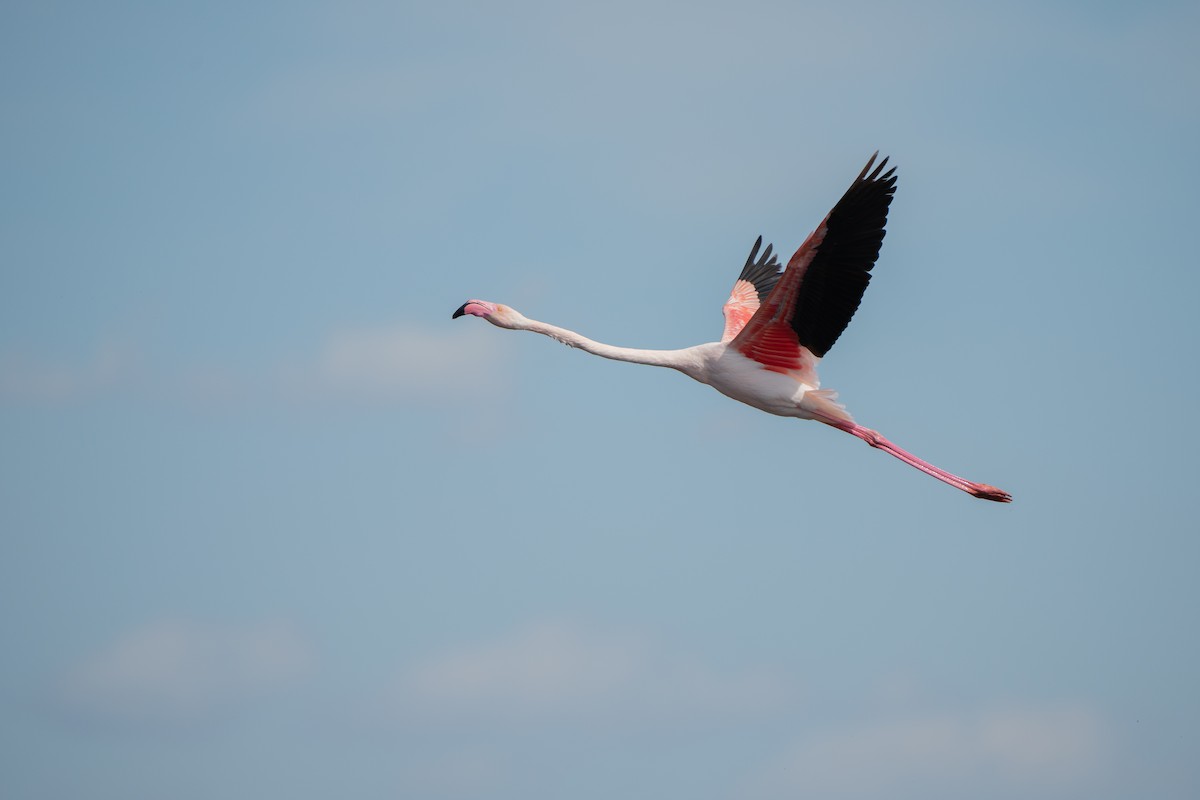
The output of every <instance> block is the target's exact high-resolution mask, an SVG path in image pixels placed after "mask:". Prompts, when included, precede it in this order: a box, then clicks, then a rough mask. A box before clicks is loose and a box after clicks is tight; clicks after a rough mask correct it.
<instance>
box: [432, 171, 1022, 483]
mask: <svg viewBox="0 0 1200 800" xmlns="http://www.w3.org/2000/svg"><path fill="white" fill-rule="evenodd" d="M878 156H879V153H878V151H876V152H875V154H874V155H872V156H871V158H870V160H868V161H867V165H866V166H865V167H863V170H862V172H860V173H859V175H858V177H857V178H855V179H854V182H853V183H852V184H850V188H849V189H847V190H846V193H845V194H844V195H842V199H841V200H839V201H838V202H837V205H835V206H834V207H833V210H831V211H830V212H829V213H828V214H827V215H826V216H825V219H823V220H822V221H821V224H820V225H818V226H817V229H816V230H815V231H813V232H812V233H811V234H810V235H809V236H808V238H807V239H806V240H805V241H804V244H802V245H800V249H798V250H797V251H796V252H795V254H794V255H793V256H792V257H791V259H790V260H789V261H788V263H787V266H786V268H784V269H780V266H779V262H778V257H777V256H776V255H773V254H772V245H771V244H768V245H767V247H766V249H765V250H763V251H762V252H761V254H760V252H759V251H760V248H761V247H762V237H761V236H759V237H758V239H757V240H756V241H755V242H754V246H753V247H752V248H751V250H750V256H749V257H748V258H747V259H746V265H745V267H744V268H743V269H742V272H741V275H739V276H738V279H737V281H736V282H735V283H734V285H733V291H732V292H731V293H730V295H729V299H728V300H727V301H725V306H724V309H723V311H724V315H725V330H724V332H723V334H722V335H721V341H719V342H709V343H707V344H699V345H695V346H694V347H685V348H683V349H682V350H639V349H635V348H630V347H615V346H613V345H609V344H604V343H602V342H597V341H593V340H592V339H588V338H587V337H585V336H581V335H580V334H578V333H576V332H575V331H571V330H567V329H566V328H560V327H558V326H557V325H550V324H548V323H545V322H539V321H538V320H535V319H529V318H528V317H526V316H524V315H522V314H521V313H520V312H518V311H517V310H515V309H513V308H511V307H509V306H506V305H501V304H500V303H492V302H489V301H487V300H468V301H467V302H465V303H463V304H462V305H461V306H460V307H459V308H458V310H457V311H455V312H454V314H453V315H451V319H457V318H458V317H461V316H466V315H469V316H475V317H483V318H484V319H485V320H487V321H488V322H490V323H492V324H493V325H495V326H497V327H499V328H507V329H509V330H517V331H533V332H534V333H540V334H543V335H545V336H549V337H550V338H551V339H555V340H557V341H559V342H562V343H563V344H565V345H567V346H569V347H576V348H579V349H580V350H583V351H585V352H588V353H591V354H592V355H597V356H600V357H602V358H609V359H613V360H615V361H628V362H630V363H633V364H648V365H650V366H653V367H669V368H670V369H674V370H678V371H679V372H682V373H683V374H684V375H687V376H688V377H690V378H694V379H695V380H697V381H700V382H701V383H706V384H708V385H709V386H711V387H713V388H714V389H716V390H717V391H718V392H720V393H721V394H723V395H726V396H728V397H732V398H733V399H734V400H738V401H740V402H742V403H745V404H747V405H750V406H753V407H754V408H758V409H761V410H763V411H766V412H767V413H769V414H777V415H779V416H781V417H798V418H800V419H810V420H816V421H818V422H823V423H825V424H826V425H829V426H831V427H834V428H837V429H838V430H840V431H845V432H846V433H849V434H851V435H853V436H857V437H858V438H859V439H862V440H863V441H864V442H866V443H867V444H869V445H870V446H871V447H875V448H878V449H880V450H883V451H884V452H886V453H890V454H891V455H893V456H895V457H896V458H898V459H900V460H901V461H903V462H904V463H905V464H908V465H909V466H912V467H916V468H917V469H919V470H921V471H922V472H924V473H925V474H927V475H931V476H933V477H934V478H937V479H938V480H939V481H942V482H943V483H947V484H949V485H950V486H953V487H954V488H956V489H961V490H962V491H964V492H967V493H968V494H970V495H973V496H974V497H978V498H981V499H983V500H994V501H996V502H999V503H1009V502H1012V496H1011V495H1010V494H1009V493H1008V492H1005V491H1002V490H1000V489H997V488H996V487H995V486H989V485H988V484H986V483H975V482H974V481H969V480H967V479H966V478H962V477H959V476H958V475H955V474H953V473H950V472H947V471H946V470H944V469H941V468H939V467H935V466H934V465H933V464H930V463H929V462H928V461H924V460H922V459H920V458H917V457H916V456H914V455H913V454H912V453H909V452H908V451H907V450H903V449H901V448H900V447H897V446H896V445H895V444H893V443H892V442H891V441H889V440H888V439H886V438H884V437H883V436H882V435H881V434H880V433H879V432H878V431H874V430H871V429H870V428H865V427H863V426H862V425H859V424H858V423H856V422H855V421H854V419H853V418H852V417H851V416H850V414H849V413H848V412H847V411H846V408H845V406H843V405H842V404H841V403H839V402H838V400H837V397H838V395H837V393H836V392H834V391H831V390H829V389H822V388H820V387H821V382H820V380H819V379H818V378H817V364H818V363H819V362H820V360H821V359H822V358H824V356H825V354H826V353H827V352H828V351H829V349H830V348H831V347H832V346H833V344H834V342H836V341H837V339H838V337H839V336H841V334H842V331H844V330H845V329H846V325H847V324H849V322H850V318H851V317H853V316H854V312H855V311H856V310H857V309H858V305H859V302H860V301H861V300H862V296H863V292H864V291H865V290H866V288H867V284H868V283H869V282H870V280H871V268H872V267H873V266H874V265H875V260H876V259H877V258H878V257H879V248H880V246H881V245H882V243H883V236H884V226H885V224H886V223H887V212H888V207H889V206H890V205H891V202H892V196H893V195H894V194H895V191H896V168H895V167H892V168H891V169H889V170H887V172H884V168H885V167H886V166H887V162H888V159H887V158H886V157H885V158H884V159H883V160H882V161H880V162H879V164H878V165H876V164H875V159H876V158H877V157H878Z"/></svg>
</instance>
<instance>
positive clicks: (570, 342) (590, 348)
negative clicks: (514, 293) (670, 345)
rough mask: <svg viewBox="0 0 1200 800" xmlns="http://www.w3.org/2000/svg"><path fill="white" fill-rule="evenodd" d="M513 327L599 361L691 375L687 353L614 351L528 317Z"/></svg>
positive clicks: (691, 360)
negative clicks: (543, 336)
mask: <svg viewBox="0 0 1200 800" xmlns="http://www.w3.org/2000/svg"><path fill="white" fill-rule="evenodd" d="M513 327H514V328H515V329H516V330H522V331H533V332H534V333H541V334H544V335H546V336H549V337H550V338H551V339H556V340H557V341H560V342H562V343H563V344H565V345H567V346H568V347H577V348H579V349H580V350H583V351H585V352H588V353H591V354H592V355H596V356H600V357H601V358H611V359H612V360H614V361H628V362H630V363H632V364H648V365H650V366H652V367H670V368H671V369H678V370H684V371H685V372H687V371H690V370H689V369H688V368H689V367H690V366H692V365H693V363H694V361H695V356H694V355H693V353H692V352H691V350H690V349H687V350H640V349H638V348H635V347H616V346H614V345H611V344H604V343H603V342H597V341H594V340H592V339H589V338H587V337H586V336H580V335H579V334H578V333H576V332H575V331H570V330H567V329H566V328H560V327H558V326H557V325H551V324H549V323H547V322H539V321H538V320H536V319H529V318H528V317H522V318H521V321H520V322H519V323H517V324H516V325H514V326H513Z"/></svg>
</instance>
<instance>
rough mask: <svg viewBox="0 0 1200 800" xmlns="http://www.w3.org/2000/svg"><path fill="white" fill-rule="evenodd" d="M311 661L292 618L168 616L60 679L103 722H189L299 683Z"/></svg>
mask: <svg viewBox="0 0 1200 800" xmlns="http://www.w3.org/2000/svg"><path fill="white" fill-rule="evenodd" d="M311 668H312V652H311V649H310V647H309V645H308V643H307V642H306V641H305V640H304V639H303V637H301V636H300V635H299V633H297V632H296V631H295V630H294V629H292V628H291V627H289V626H287V625H283V624H278V623H264V624H259V625H250V626H240V627H232V626H213V625H201V624H197V623H193V622H185V621H179V620H172V621H163V622H157V623H153V624H149V625H145V626H143V627H140V628H136V629H134V630H132V631H129V632H128V633H126V634H124V635H122V636H120V637H119V638H117V639H116V640H115V641H113V642H112V643H110V644H109V645H108V646H106V647H104V648H103V649H101V650H99V651H98V652H96V653H93V654H92V655H91V656H89V657H87V658H86V659H84V660H83V661H82V662H81V663H80V664H79V665H77V666H76V667H75V668H74V669H72V670H71V671H70V672H69V673H68V674H67V675H66V676H65V677H64V678H63V680H62V681H61V684H60V686H59V699H60V701H61V703H62V704H63V706H64V707H65V709H66V710H67V711H68V712H70V713H73V714H76V715H82V716H85V717H88V718H92V719H97V720H100V721H108V722H116V723H125V724H134V725H151V726H163V725H166V726H170V727H187V726H191V725H195V724H198V723H206V722H211V721H213V720H214V719H217V718H219V717H220V716H221V715H223V714H224V713H226V712H228V711H230V710H231V709H233V708H235V707H236V706H237V705H239V704H241V703H244V702H246V701H248V700H251V699H254V698H256V697H260V696H262V695H265V694H269V693H273V692H276V691H278V690H280V689H285V688H288V687H291V686H295V685H297V684H298V683H299V682H301V681H302V680H303V679H304V678H305V677H306V676H307V675H308V674H309V672H310V670H311Z"/></svg>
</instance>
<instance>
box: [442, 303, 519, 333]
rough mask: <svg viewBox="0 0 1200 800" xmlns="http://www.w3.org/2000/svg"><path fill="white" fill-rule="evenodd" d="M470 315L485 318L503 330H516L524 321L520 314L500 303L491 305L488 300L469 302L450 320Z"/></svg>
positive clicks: (452, 315) (451, 316)
mask: <svg viewBox="0 0 1200 800" xmlns="http://www.w3.org/2000/svg"><path fill="white" fill-rule="evenodd" d="M467 314H470V315H471V316H473V317H483V318H484V319H486V320H487V321H488V322H490V323H492V324H493V325H496V326H498V327H501V328H516V327H517V326H518V325H519V324H520V322H521V321H522V320H523V319H524V318H523V317H522V316H521V315H520V313H518V312H517V311H514V310H513V309H511V308H509V307H508V306H504V305H500V304H499V303H489V302H488V301H487V300H468V301H467V302H465V303H463V304H462V305H461V306H459V307H458V310H457V311H455V312H454V313H453V314H451V315H450V319H458V318H459V317H462V316H466V315H467Z"/></svg>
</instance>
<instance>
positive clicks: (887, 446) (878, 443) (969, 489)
mask: <svg viewBox="0 0 1200 800" xmlns="http://www.w3.org/2000/svg"><path fill="white" fill-rule="evenodd" d="M818 419H820V420H821V422H824V423H825V424H826V425H832V426H833V427H835V428H837V429H839V430H843V431H845V432H846V433H850V434H853V435H855V436H857V437H858V438H860V439H862V440H863V441H864V442H866V443H867V444H869V445H871V447H877V448H879V449H880V450H882V451H884V452H885V453H890V454H891V455H893V456H895V457H896V458H898V459H900V460H901V461H903V462H904V463H905V464H908V465H909V466H912V467H916V468H917V469H919V470H921V472H924V473H925V474H926V475H932V476H933V477H935V478H937V479H938V480H939V481H942V482H943V483H948V484H950V485H951V486H953V487H954V488H955V489H962V490H963V491H964V492H966V493H967V494H970V495H974V496H975V497H978V498H980V499H982V500H995V501H996V502H997V503H1011V502H1012V495H1010V494H1009V493H1008V492H1005V491H1002V490H1000V489H997V488H996V487H995V486H988V485H987V484H986V483H975V482H974V481H969V480H967V479H966V478H960V477H959V476H957V475H955V474H954V473H951V472H946V470H944V469H940V468H939V467H935V466H934V465H933V464H930V463H929V462H928V461H923V460H922V459H919V458H917V457H916V456H914V455H913V454H912V453H910V452H908V451H907V450H903V449H901V448H899V447H897V446H896V445H894V444H892V443H891V442H890V441H888V440H887V439H885V438H884V437H883V435H882V434H881V433H879V432H878V431H873V430H871V429H870V428H864V427H863V426H862V425H858V424H855V423H853V422H847V421H845V420H840V419H832V418H828V417H818Z"/></svg>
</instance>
